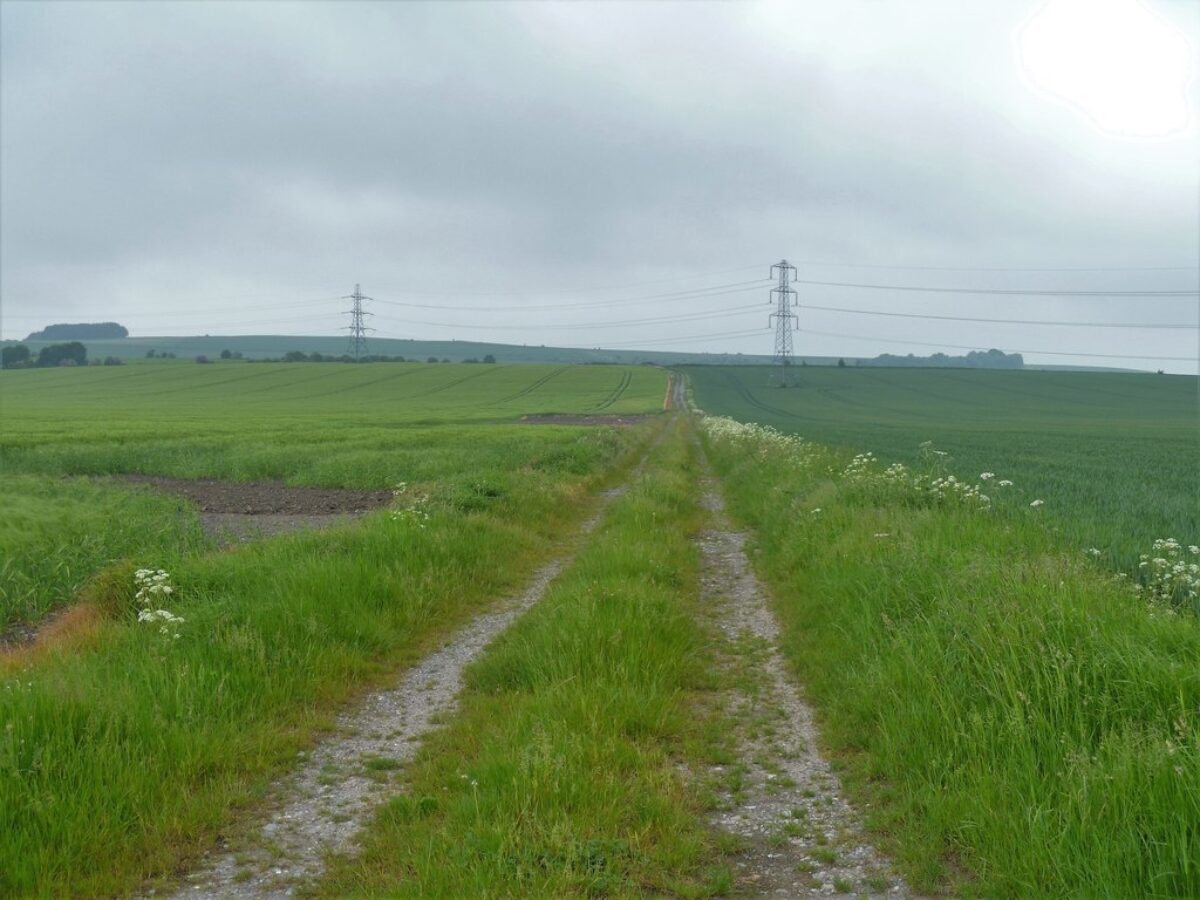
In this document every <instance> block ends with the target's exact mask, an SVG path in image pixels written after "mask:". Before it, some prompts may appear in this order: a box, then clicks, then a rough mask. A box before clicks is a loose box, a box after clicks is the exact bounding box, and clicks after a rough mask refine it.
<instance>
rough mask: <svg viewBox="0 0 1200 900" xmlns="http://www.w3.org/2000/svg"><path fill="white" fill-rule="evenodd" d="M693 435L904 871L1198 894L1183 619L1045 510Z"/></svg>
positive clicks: (734, 438) (1071, 888)
mask: <svg viewBox="0 0 1200 900" xmlns="http://www.w3.org/2000/svg"><path fill="white" fill-rule="evenodd" d="M708 447H709V450H710V453H711V456H712V458H713V460H714V462H715V465H716V467H717V469H718V471H719V472H720V473H721V474H722V475H723V476H724V477H725V479H726V483H727V497H728V500H729V505H730V508H731V511H732V513H733V514H734V515H735V516H736V517H737V518H738V519H740V520H741V521H742V522H745V523H746V524H747V525H749V526H750V527H751V528H752V529H753V530H754V533H755V534H756V535H757V537H756V539H755V547H756V550H757V553H756V556H755V559H756V560H757V563H758V566H759V568H760V570H761V572H762V574H763V576H764V577H765V579H766V581H767V582H768V584H769V585H770V586H771V588H772V589H773V592H774V595H775V608H776V611H777V612H778V614H779V616H780V618H781V620H782V622H783V624H784V628H785V636H786V637H785V646H784V649H785V652H786V654H787V656H788V658H789V659H790V660H791V662H792V664H793V665H794V666H795V668H796V671H797V672H798V674H799V675H800V676H801V678H802V679H803V681H804V682H805V684H806V685H807V687H808V690H809V695H810V697H811V698H812V699H813V700H814V701H815V703H816V704H817V705H818V707H819V709H820V713H821V718H822V721H823V723H824V726H825V739H826V741H827V743H828V744H829V746H830V748H831V749H832V750H833V751H834V752H835V753H836V754H837V756H838V758H839V759H840V760H841V761H842V762H843V763H844V765H845V766H846V767H847V771H848V773H849V775H850V782H851V784H852V786H853V787H854V788H855V789H856V791H857V792H858V794H859V796H860V798H861V799H870V800H871V801H872V803H873V807H874V810H875V812H874V822H873V824H874V825H875V826H876V827H877V828H879V829H880V830H881V831H882V832H883V833H885V834H887V835H889V836H890V838H891V840H892V842H893V845H894V849H896V850H897V852H898V854H899V857H900V859H901V861H902V862H903V864H904V866H905V868H906V869H907V871H908V873H909V875H910V876H912V877H914V878H915V879H916V881H917V883H918V884H919V885H921V886H922V887H924V888H931V887H933V886H935V885H936V884H937V883H938V882H939V880H940V879H950V880H951V881H953V879H954V878H956V877H961V878H965V879H966V883H967V884H968V885H969V887H968V890H969V891H970V892H972V893H975V892H980V893H983V894H986V895H992V894H998V895H1005V896H1110V897H1131V896H1164V897H1165V896H1188V897H1193V896H1198V895H1200V621H1197V620H1196V619H1194V618H1193V617H1191V616H1178V615H1175V614H1174V610H1173V607H1171V606H1170V605H1163V604H1156V605H1148V604H1146V603H1145V602H1144V601H1143V600H1141V599H1139V598H1138V597H1137V596H1136V595H1135V594H1134V593H1133V592H1132V590H1131V589H1130V587H1129V585H1128V584H1127V583H1125V582H1124V580H1121V579H1115V578H1114V577H1113V576H1112V575H1111V574H1110V573H1106V572H1105V571H1104V570H1103V569H1102V568H1101V567H1099V566H1097V565H1095V564H1094V563H1091V562H1089V561H1088V560H1087V559H1086V558H1084V557H1083V556H1082V555H1081V554H1080V553H1079V552H1078V550H1077V548H1075V547H1071V546H1065V547H1064V545H1063V542H1062V538H1061V536H1060V535H1059V534H1056V533H1055V531H1054V530H1053V529H1051V528H1048V527H1046V522H1045V520H1044V519H1043V517H1042V509H1041V508H1040V507H1029V506H1028V505H1027V504H1026V503H1024V502H1020V503H1005V502H1004V501H1002V500H1001V501H997V502H996V503H994V504H993V505H992V507H991V508H990V509H987V510H981V509H980V508H979V503H978V502H962V501H961V500H957V499H954V498H953V497H948V498H945V499H941V500H939V499H937V498H934V497H931V496H929V495H924V496H922V495H919V494H917V493H916V492H914V491H912V490H910V489H907V488H904V487H902V486H899V485H898V484H896V483H894V482H889V481H888V479H886V478H881V477H869V478H858V477H855V476H854V475H853V474H850V475H846V474H845V473H846V471H847V468H850V469H851V470H853V468H854V467H853V466H851V467H847V466H846V465H845V463H846V459H845V457H844V456H843V455H840V454H837V453H834V452H831V451H828V450H824V449H822V448H819V447H814V446H813V445H810V444H805V443H797V442H794V441H791V440H788V439H786V438H783V437H781V436H778V435H771V434H766V433H764V432H763V431H762V430H761V429H755V428H744V429H740V430H739V429H720V428H717V429H714V430H712V431H711V432H710V437H709V439H708ZM1013 477H1019V473H1013ZM815 510H819V512H815Z"/></svg>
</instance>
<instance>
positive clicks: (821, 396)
mask: <svg viewBox="0 0 1200 900" xmlns="http://www.w3.org/2000/svg"><path fill="white" fill-rule="evenodd" d="M686 371H687V373H688V376H689V378H690V380H691V384H692V388H693V391H694V397H695V401H696V403H697V405H698V406H700V407H701V408H702V409H704V410H706V411H707V412H710V413H712V414H714V415H727V416H732V417H733V418H735V419H739V420H742V421H748V422H757V423H759V424H762V425H770V426H772V427H774V428H778V429H780V430H781V431H784V432H787V433H789V434H798V435H801V436H802V437H805V438H808V439H810V440H814V441H819V442H822V443H826V444H831V445H836V446H840V447H844V448H846V449H851V450H853V452H856V453H857V452H863V451H871V452H873V453H875V454H876V456H878V457H879V458H880V459H882V460H885V461H899V462H903V463H908V464H915V463H918V461H919V459H920V457H921V446H920V445H921V444H922V443H923V442H926V441H931V442H932V446H933V448H936V449H938V450H941V451H944V452H945V453H947V454H948V456H947V457H943V458H941V462H940V465H941V466H942V467H944V468H945V469H946V470H948V471H950V472H953V473H955V474H957V476H958V477H965V478H969V479H970V480H972V481H974V480H975V479H976V478H977V476H978V475H979V473H981V472H993V473H995V474H996V477H997V478H1004V479H1010V480H1012V481H1013V482H1015V487H1016V489H1017V490H1018V491H1020V492H1021V496H1023V497H1025V498H1026V502H1032V501H1033V500H1036V499H1041V500H1043V501H1044V502H1045V506H1044V508H1043V512H1044V513H1045V514H1046V517H1047V518H1048V519H1050V520H1051V521H1052V522H1053V523H1055V525H1056V527H1059V528H1061V529H1062V531H1063V535H1064V537H1065V539H1066V540H1067V542H1068V546H1074V547H1075V548H1077V549H1079V550H1084V549H1087V548H1096V549H1098V550H1100V551H1101V552H1102V553H1103V554H1104V557H1105V559H1106V560H1108V561H1109V563H1110V564H1111V565H1113V566H1114V567H1116V568H1117V569H1121V570H1130V569H1133V568H1135V567H1136V565H1137V560H1138V556H1139V554H1142V553H1147V552H1148V551H1149V550H1150V548H1151V545H1152V543H1153V541H1154V540H1156V539H1158V538H1167V537H1173V538H1176V539H1178V540H1182V541H1185V542H1191V543H1195V542H1196V541H1197V538H1200V465H1197V464H1196V460H1197V458H1198V454H1200V428H1198V425H1197V420H1196V417H1197V407H1196V402H1197V394H1196V379H1195V378H1191V377H1187V376H1179V375H1173V376H1172V375H1150V374H1119V373H1084V372H1004V371H972V370H947V371H938V370H928V369H926V370H912V369H855V368H853V367H848V368H844V369H842V368H813V367H808V368H798V369H795V370H793V373H792V374H793V376H794V377H795V379H796V381H795V386H794V387H789V388H787V389H780V388H779V387H777V386H776V385H777V384H778V371H777V370H776V369H774V368H761V367H748V368H720V369H716V368H707V367H691V368H688V369H687V370H686ZM926 455H928V454H926Z"/></svg>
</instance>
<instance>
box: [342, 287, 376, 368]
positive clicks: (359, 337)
mask: <svg viewBox="0 0 1200 900" xmlns="http://www.w3.org/2000/svg"><path fill="white" fill-rule="evenodd" d="M342 299H343V300H353V301H354V306H352V307H351V308H350V309H348V310H346V312H348V313H350V324H349V325H347V326H346V330H347V331H349V332H350V344H349V347H348V348H347V349H348V350H349V351H350V352H351V353H353V354H354V361H355V362H358V358H359V356H360V355H362V354H363V353H365V352H366V350H367V332H368V331H374V330H375V329H374V328H367V327H366V326H365V325H364V324H363V316H373V315H374V313H370V312H367V311H366V310H365V309H363V305H362V302H363V301H364V300H374V299H375V298H374V297H368V296H366V295H365V294H363V292H362V291H361V290H359V286H358V285H357V284H356V285H355V286H354V293H353V294H347V295H346V296H345V297H343V298H342Z"/></svg>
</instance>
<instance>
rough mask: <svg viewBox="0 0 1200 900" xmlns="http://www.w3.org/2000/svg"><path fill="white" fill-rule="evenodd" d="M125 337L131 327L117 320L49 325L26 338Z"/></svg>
mask: <svg viewBox="0 0 1200 900" xmlns="http://www.w3.org/2000/svg"><path fill="white" fill-rule="evenodd" d="M124 337H129V329H128V328H126V327H125V326H124V325H118V324H117V323H116V322H79V323H77V324H74V325H72V324H66V323H60V324H57V325H47V326H46V327H45V328H43V329H42V330H41V331H35V332H34V333H33V334H31V335H29V337H27V338H25V340H27V341H87V340H92V341H96V340H109V339H112V338H124Z"/></svg>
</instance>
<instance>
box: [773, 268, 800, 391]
mask: <svg viewBox="0 0 1200 900" xmlns="http://www.w3.org/2000/svg"><path fill="white" fill-rule="evenodd" d="M776 272H778V276H776ZM795 274H796V267H795V266H793V265H791V264H790V263H789V262H788V261H787V260H786V259H785V260H783V261H781V262H777V263H775V265H773V266H771V277H772V278H776V277H778V283H777V284H776V285H775V287H773V288H771V302H772V303H774V304H775V312H773V313H771V315H770V318H769V319H768V320H767V321H768V322H769V323H771V324H773V325H774V326H775V361H776V362H777V363H779V364H780V366H782V367H783V383H784V385H787V373H788V367H789V366H790V365H791V364H792V332H793V331H795V330H796V329H797V328H799V327H800V317H799V316H797V315H796V314H795V313H794V312H792V307H793V306H795V305H796V292H795V291H794V290H793V289H792V287H791V286H790V284H789V282H790V281H791V279H792V277H793V276H794V275H795ZM793 322H794V323H795V324H794V325H793V324H792V323H793Z"/></svg>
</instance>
